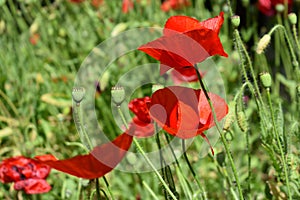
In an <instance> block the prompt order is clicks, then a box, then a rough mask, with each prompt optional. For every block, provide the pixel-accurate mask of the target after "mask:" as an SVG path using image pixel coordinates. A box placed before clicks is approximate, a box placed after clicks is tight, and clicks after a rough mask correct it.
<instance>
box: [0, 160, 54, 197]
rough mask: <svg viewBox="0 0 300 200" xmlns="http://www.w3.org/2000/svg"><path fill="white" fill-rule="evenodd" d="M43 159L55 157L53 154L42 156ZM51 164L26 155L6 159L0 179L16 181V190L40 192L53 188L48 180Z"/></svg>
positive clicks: (1, 165) (1, 166)
mask: <svg viewBox="0 0 300 200" xmlns="http://www.w3.org/2000/svg"><path fill="white" fill-rule="evenodd" d="M40 158H41V159H44V158H47V159H52V160H53V159H55V158H54V157H52V156H51V155H45V156H40ZM50 170H51V168H50V166H48V165H45V164H42V163H39V162H37V161H36V160H34V159H31V158H26V157H24V156H17V157H13V158H8V159H5V160H3V161H2V162H1V164H0V181H1V182H2V183H10V182H14V189H15V190H24V191H25V193H26V194H40V193H46V192H48V191H49V190H51V186H50V185H49V184H48V183H47V182H46V180H45V179H46V178H47V176H48V174H49V173H50Z"/></svg>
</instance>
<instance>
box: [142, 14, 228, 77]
mask: <svg viewBox="0 0 300 200" xmlns="http://www.w3.org/2000/svg"><path fill="white" fill-rule="evenodd" d="M223 15H224V14H223V12H221V13H220V15H219V16H217V17H214V18H211V19H208V20H205V21H203V22H199V21H198V20H196V19H194V18H191V17H187V16H173V17H170V18H169V19H168V21H167V22H166V24H165V27H164V31H163V36H162V37H160V38H158V39H156V40H154V41H151V42H149V43H147V44H144V45H142V46H140V47H139V48H138V50H140V51H143V52H145V53H147V54H148V55H150V56H152V57H153V58H155V59H156V60H159V61H160V63H161V68H160V73H161V74H164V73H165V72H166V71H168V70H169V69H170V68H175V69H180V68H183V67H187V66H193V65H194V64H196V63H198V62H201V61H203V60H205V59H206V58H208V57H209V56H212V55H217V54H218V55H221V56H225V57H227V54H226V53H225V51H224V49H223V46H222V44H221V42H220V39H219V37H218V34H219V32H220V28H221V26H222V24H223V21H224V17H223Z"/></svg>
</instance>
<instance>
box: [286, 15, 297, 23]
mask: <svg viewBox="0 0 300 200" xmlns="http://www.w3.org/2000/svg"><path fill="white" fill-rule="evenodd" d="M288 18H289V20H290V23H291V24H293V25H296V24H297V15H296V14H295V13H290V14H289V15H288Z"/></svg>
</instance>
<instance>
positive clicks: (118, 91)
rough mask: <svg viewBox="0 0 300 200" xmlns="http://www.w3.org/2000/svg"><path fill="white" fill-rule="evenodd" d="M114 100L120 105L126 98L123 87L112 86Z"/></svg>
mask: <svg viewBox="0 0 300 200" xmlns="http://www.w3.org/2000/svg"><path fill="white" fill-rule="evenodd" d="M111 98H112V101H113V102H114V103H115V104H116V105H117V106H120V105H121V104H122V102H123V101H124V99H125V90H124V88H123V87H112V88H111Z"/></svg>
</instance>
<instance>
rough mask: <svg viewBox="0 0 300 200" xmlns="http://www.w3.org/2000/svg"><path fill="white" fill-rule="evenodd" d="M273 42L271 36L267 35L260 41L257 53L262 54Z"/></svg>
mask: <svg viewBox="0 0 300 200" xmlns="http://www.w3.org/2000/svg"><path fill="white" fill-rule="evenodd" d="M270 41H271V36H270V35H269V34H265V35H264V36H263V37H262V38H261V39H260V40H259V41H258V44H257V47H256V53H257V54H261V53H262V52H263V51H264V50H265V49H266V47H267V46H268V44H269V43H270Z"/></svg>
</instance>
